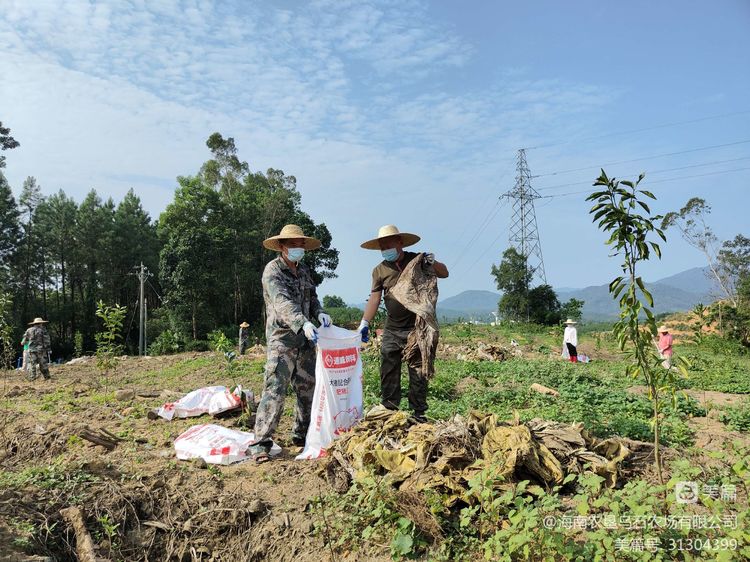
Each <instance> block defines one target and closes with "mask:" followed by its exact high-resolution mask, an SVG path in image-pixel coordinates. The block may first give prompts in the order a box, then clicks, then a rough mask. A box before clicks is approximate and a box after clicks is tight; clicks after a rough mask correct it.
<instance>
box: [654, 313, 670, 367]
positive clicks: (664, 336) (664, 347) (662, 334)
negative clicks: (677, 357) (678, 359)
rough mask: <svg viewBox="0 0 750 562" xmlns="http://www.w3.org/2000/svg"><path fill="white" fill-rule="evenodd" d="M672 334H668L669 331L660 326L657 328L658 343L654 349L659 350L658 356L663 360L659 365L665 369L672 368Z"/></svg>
mask: <svg viewBox="0 0 750 562" xmlns="http://www.w3.org/2000/svg"><path fill="white" fill-rule="evenodd" d="M673 339H674V338H672V334H670V333H669V329H667V327H666V326H665V325H664V324H662V325H661V326H659V341H658V342H657V344H656V347H657V348H658V349H659V356H660V357H661V358H662V359H663V360H664V361H662V363H661V365H662V367H664V368H665V369H671V368H672V340H673Z"/></svg>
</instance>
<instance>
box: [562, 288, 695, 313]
mask: <svg viewBox="0 0 750 562" xmlns="http://www.w3.org/2000/svg"><path fill="white" fill-rule="evenodd" d="M646 288H647V289H648V290H649V292H650V293H651V295H652V296H653V297H654V314H660V313H662V312H681V311H684V310H690V309H691V308H693V306H695V305H696V304H698V303H699V302H708V300H707V299H706V296H705V295H702V294H699V293H692V292H689V291H684V290H682V289H678V288H677V287H672V286H670V285H665V284H664V283H646ZM557 296H558V298H559V299H560V301H561V302H562V301H566V300H568V299H570V298H576V299H578V300H582V301H584V305H583V318H584V319H585V320H611V319H613V318H616V317H617V315H618V313H619V308H618V305H617V301H615V300H614V299H613V298H612V295H610V294H609V287H608V285H598V286H594V287H586V288H585V289H578V290H575V291H567V292H562V291H560V292H558V294H557Z"/></svg>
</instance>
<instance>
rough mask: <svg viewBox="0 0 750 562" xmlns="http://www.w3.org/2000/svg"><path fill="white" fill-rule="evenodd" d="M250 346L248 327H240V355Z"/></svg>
mask: <svg viewBox="0 0 750 562" xmlns="http://www.w3.org/2000/svg"><path fill="white" fill-rule="evenodd" d="M248 347H250V328H240V355H244V354H245V351H247V348H248Z"/></svg>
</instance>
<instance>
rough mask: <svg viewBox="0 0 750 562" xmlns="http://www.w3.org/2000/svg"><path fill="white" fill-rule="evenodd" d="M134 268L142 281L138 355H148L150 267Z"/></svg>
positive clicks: (139, 299) (139, 301) (139, 306)
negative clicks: (147, 329)
mask: <svg viewBox="0 0 750 562" xmlns="http://www.w3.org/2000/svg"><path fill="white" fill-rule="evenodd" d="M134 269H136V270H137V273H136V275H138V280H139V281H140V291H139V293H138V309H139V312H140V315H139V322H138V355H146V291H145V284H146V279H148V278H149V277H150V275H151V274H150V273H149V271H148V268H147V267H146V266H145V265H143V262H141V266H140V267H138V266H136V267H135V268H134Z"/></svg>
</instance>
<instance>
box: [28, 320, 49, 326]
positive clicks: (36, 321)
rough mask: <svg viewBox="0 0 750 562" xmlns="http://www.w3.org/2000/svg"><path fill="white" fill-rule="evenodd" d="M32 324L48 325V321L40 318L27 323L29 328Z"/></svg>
mask: <svg viewBox="0 0 750 562" xmlns="http://www.w3.org/2000/svg"><path fill="white" fill-rule="evenodd" d="M34 324H49V321H48V320H43V319H41V318H34V321H33V322H29V326H33V325H34Z"/></svg>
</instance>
